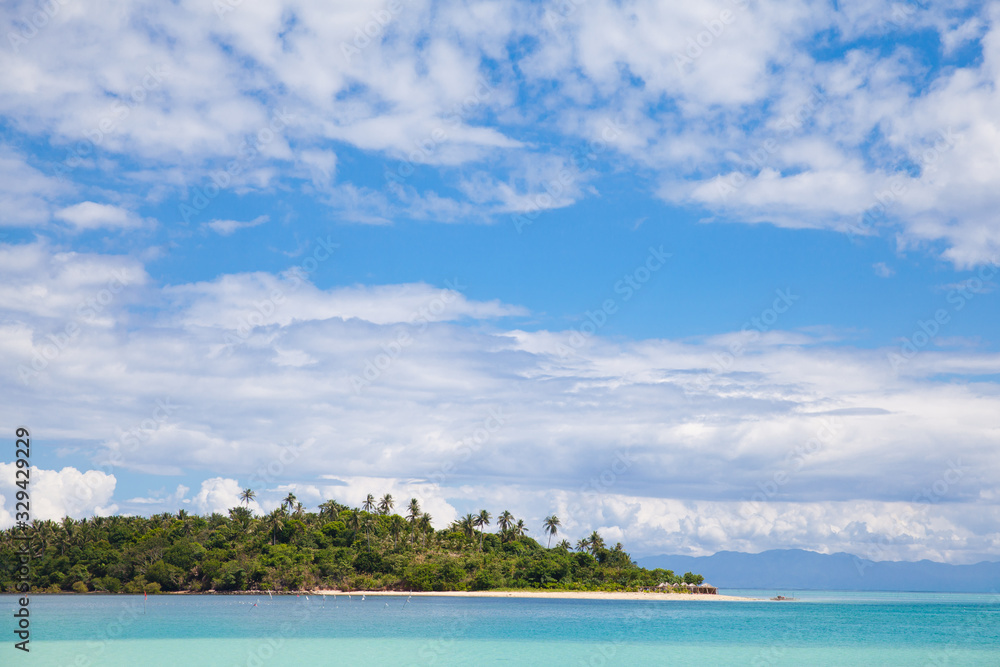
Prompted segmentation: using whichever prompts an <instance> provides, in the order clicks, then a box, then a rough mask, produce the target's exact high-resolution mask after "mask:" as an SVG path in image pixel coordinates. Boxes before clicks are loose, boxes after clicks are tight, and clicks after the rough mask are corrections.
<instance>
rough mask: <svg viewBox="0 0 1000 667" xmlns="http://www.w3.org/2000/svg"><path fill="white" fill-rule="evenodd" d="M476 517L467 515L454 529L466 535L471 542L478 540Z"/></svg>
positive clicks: (457, 522)
mask: <svg viewBox="0 0 1000 667" xmlns="http://www.w3.org/2000/svg"><path fill="white" fill-rule="evenodd" d="M477 518H478V517H476V516H475V515H474V514H466V515H465V516H463V517H462V518H461V519H459V520H458V521H456V522H455V523H454V527H455V528H457V529H458V530H460V531H462V532H463V533H465V536H466V537H468V538H469V540H470V541H475V539H476V519H477Z"/></svg>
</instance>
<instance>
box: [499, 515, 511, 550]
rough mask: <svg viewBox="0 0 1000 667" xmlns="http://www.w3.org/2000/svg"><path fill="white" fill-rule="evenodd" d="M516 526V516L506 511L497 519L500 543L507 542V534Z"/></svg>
mask: <svg viewBox="0 0 1000 667" xmlns="http://www.w3.org/2000/svg"><path fill="white" fill-rule="evenodd" d="M513 525H514V515H513V514H511V513H510V512H508V511H507V510H504V511H503V513H502V514H501V515H500V516H498V517H497V527H498V528H500V542H501V543H503V542H506V541H507V534H508V532H509V531H510V528H511V526H513Z"/></svg>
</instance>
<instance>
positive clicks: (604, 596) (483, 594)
mask: <svg viewBox="0 0 1000 667" xmlns="http://www.w3.org/2000/svg"><path fill="white" fill-rule="evenodd" d="M309 594H310V595H352V596H354V595H365V596H369V595H370V596H390V597H400V596H403V597H405V596H407V595H412V596H413V597H462V598H552V599H572V600H647V601H653V602H658V601H663V602H691V601H698V602H702V601H705V602H712V601H715V602H750V601H754V600H758V598H746V597H739V596H736V595H687V594H677V593H610V592H604V591H529V590H524V591H413V592H412V593H408V592H405V591H402V592H401V591H339V590H314V591H309Z"/></svg>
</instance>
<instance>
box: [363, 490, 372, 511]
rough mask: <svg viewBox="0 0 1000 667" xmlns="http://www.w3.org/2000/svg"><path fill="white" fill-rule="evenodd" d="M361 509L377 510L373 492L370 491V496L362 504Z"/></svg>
mask: <svg viewBox="0 0 1000 667" xmlns="http://www.w3.org/2000/svg"><path fill="white" fill-rule="evenodd" d="M361 509H363V510H364V511H366V512H374V511H375V496H373V495H372V494H370V493H369V494H368V497H367V498H365V502H364V503H363V504H362V505H361Z"/></svg>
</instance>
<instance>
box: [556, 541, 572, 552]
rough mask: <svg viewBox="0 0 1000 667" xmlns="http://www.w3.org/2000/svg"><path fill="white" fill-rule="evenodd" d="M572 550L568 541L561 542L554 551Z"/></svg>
mask: <svg viewBox="0 0 1000 667" xmlns="http://www.w3.org/2000/svg"><path fill="white" fill-rule="evenodd" d="M572 548H573V545H572V544H570V543H569V540H563V541H562V542H560V543H559V544H557V545H556V549H562V550H563V551H569V550H570V549H572Z"/></svg>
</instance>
